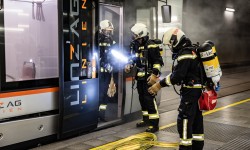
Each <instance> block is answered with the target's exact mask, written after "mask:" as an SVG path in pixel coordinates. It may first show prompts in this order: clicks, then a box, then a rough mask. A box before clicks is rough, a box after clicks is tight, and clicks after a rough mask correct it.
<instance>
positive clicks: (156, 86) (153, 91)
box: [148, 82, 162, 95]
mask: <svg viewBox="0 0 250 150" xmlns="http://www.w3.org/2000/svg"><path fill="white" fill-rule="evenodd" d="M161 88H162V87H161V85H160V82H156V83H155V84H154V85H152V86H151V87H150V88H148V92H149V93H150V94H152V95H156V94H157V92H158V91H160V89H161Z"/></svg>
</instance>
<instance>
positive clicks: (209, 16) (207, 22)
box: [183, 0, 250, 63]
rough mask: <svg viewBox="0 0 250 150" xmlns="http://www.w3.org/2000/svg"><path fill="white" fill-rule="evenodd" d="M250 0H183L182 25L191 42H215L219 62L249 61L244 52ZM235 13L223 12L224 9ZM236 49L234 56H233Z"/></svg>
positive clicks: (246, 52)
mask: <svg viewBox="0 0 250 150" xmlns="http://www.w3.org/2000/svg"><path fill="white" fill-rule="evenodd" d="M249 6H250V2H249V1H245V0H237V1H234V0H221V1H215V0H213V1H211V0H202V1H200V0H190V1H186V2H185V10H184V13H183V27H184V31H185V33H186V35H187V36H188V37H189V38H190V39H191V40H192V41H193V42H204V41H205V40H208V39H209V40H212V41H213V42H215V45H216V47H217V52H218V54H219V57H220V61H221V62H224V63H237V62H239V61H246V60H248V61H250V60H249V58H248V56H249V55H250V52H249V51H247V50H246V49H248V47H249V46H248V44H247V42H245V41H248V40H249V38H250V32H249V31H250V29H249V25H250V21H249V19H247V18H246V16H248V15H247V14H250V10H249ZM226 7H230V8H234V9H235V12H234V13H232V12H226V11H225V8H226ZM235 51H237V58H236V57H235Z"/></svg>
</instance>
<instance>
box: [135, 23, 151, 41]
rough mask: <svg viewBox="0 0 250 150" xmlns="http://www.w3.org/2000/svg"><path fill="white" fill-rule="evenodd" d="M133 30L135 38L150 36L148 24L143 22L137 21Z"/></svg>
mask: <svg viewBox="0 0 250 150" xmlns="http://www.w3.org/2000/svg"><path fill="white" fill-rule="evenodd" d="M131 31H132V33H133V36H134V39H139V38H142V37H145V36H148V34H149V33H148V29H147V26H146V25H145V24H143V23H136V24H135V25H133V27H132V28H131Z"/></svg>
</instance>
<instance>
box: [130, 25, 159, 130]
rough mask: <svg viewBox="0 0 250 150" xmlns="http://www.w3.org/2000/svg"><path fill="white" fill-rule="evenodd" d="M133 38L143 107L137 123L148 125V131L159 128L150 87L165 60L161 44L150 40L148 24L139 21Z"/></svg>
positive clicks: (132, 45) (138, 124)
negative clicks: (141, 116)
mask: <svg viewBox="0 0 250 150" xmlns="http://www.w3.org/2000/svg"><path fill="white" fill-rule="evenodd" d="M131 31H132V34H133V39H132V42H131V44H130V49H131V56H134V55H135V57H133V60H132V61H133V64H134V65H135V66H136V68H137V73H136V77H135V79H136V80H137V90H138V93H139V101H140V105H141V109H142V115H143V119H142V121H141V122H139V123H137V124H136V126H137V127H144V126H148V128H147V129H146V132H152V133H154V132H157V131H158V130H159V125H158V124H159V113H158V110H157V105H156V100H155V96H152V95H151V94H150V93H148V88H149V87H150V86H151V85H153V84H154V83H156V82H157V80H158V77H159V76H160V69H161V66H162V65H163V60H162V57H161V55H160V48H159V45H158V44H156V42H155V41H154V40H150V39H149V36H148V34H149V33H148V30H147V27H146V25H144V24H142V23H137V24H135V25H134V26H133V27H132V28H131ZM130 69H131V66H130V65H126V67H125V72H127V73H128V72H130Z"/></svg>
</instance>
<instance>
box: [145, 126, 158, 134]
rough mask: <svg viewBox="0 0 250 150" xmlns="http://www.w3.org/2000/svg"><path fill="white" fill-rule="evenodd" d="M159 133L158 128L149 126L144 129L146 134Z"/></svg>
mask: <svg viewBox="0 0 250 150" xmlns="http://www.w3.org/2000/svg"><path fill="white" fill-rule="evenodd" d="M157 131H159V126H149V127H148V128H147V129H146V132H150V133H155V132H157Z"/></svg>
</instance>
